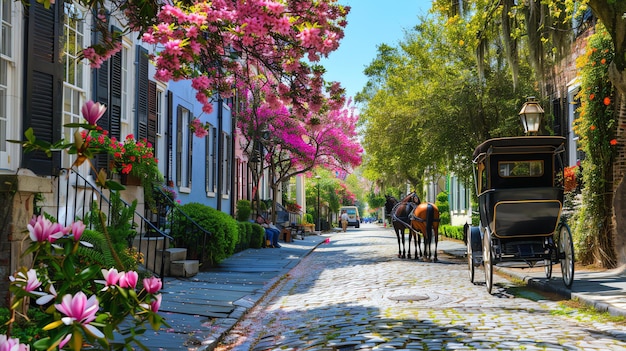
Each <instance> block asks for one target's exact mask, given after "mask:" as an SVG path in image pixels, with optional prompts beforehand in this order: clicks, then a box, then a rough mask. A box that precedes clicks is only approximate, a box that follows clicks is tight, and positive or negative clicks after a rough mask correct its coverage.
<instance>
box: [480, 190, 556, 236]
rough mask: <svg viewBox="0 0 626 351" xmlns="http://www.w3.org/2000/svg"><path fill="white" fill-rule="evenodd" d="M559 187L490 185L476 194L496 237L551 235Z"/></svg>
mask: <svg viewBox="0 0 626 351" xmlns="http://www.w3.org/2000/svg"><path fill="white" fill-rule="evenodd" d="M562 199H563V190H562V189H561V188H555V187H543V188H518V189H491V190H489V191H487V192H485V193H483V194H481V195H480V197H479V205H480V206H481V207H482V208H481V209H482V210H483V211H481V212H482V213H483V214H484V215H485V216H486V218H481V220H484V221H485V223H488V225H489V228H490V229H491V232H492V233H493V235H494V236H495V237H499V238H515V237H533V236H550V235H552V234H553V233H554V232H555V230H556V227H557V225H558V223H559V218H560V215H561V209H562Z"/></svg>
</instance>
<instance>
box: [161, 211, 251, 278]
mask: <svg viewBox="0 0 626 351" xmlns="http://www.w3.org/2000/svg"><path fill="white" fill-rule="evenodd" d="M181 210H182V212H184V213H186V214H187V215H188V216H189V218H191V219H192V220H194V221H195V222H196V223H197V224H198V225H200V226H201V227H202V228H204V229H205V230H207V231H208V232H210V233H211V235H210V236H209V238H208V239H207V242H206V246H205V247H204V257H202V259H203V261H204V262H205V263H206V264H208V265H209V266H215V265H217V264H219V263H220V262H221V261H222V260H224V259H225V258H227V257H228V256H230V255H232V254H233V253H234V252H235V245H237V243H238V242H239V227H238V225H237V221H235V220H234V219H233V218H232V217H230V216H229V215H227V214H226V213H224V212H222V211H218V210H216V209H214V208H212V207H209V206H205V205H203V204H200V203H197V202H192V203H188V204H185V205H182V206H181ZM172 221H173V222H174V223H176V225H175V226H173V228H172V236H173V237H174V239H176V241H177V243H179V245H184V247H186V248H194V247H198V246H199V245H198V242H199V241H198V238H197V237H194V236H193V235H190V233H189V231H188V230H187V228H191V227H192V226H191V223H189V222H190V221H189V220H188V219H187V218H186V217H185V216H183V215H181V214H178V213H177V214H175V215H174V219H173V220H172ZM198 249H201V248H200V247H198Z"/></svg>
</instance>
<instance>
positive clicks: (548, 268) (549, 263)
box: [543, 260, 552, 279]
mask: <svg viewBox="0 0 626 351" xmlns="http://www.w3.org/2000/svg"><path fill="white" fill-rule="evenodd" d="M543 263H544V264H545V266H544V269H545V271H546V278H547V279H550V278H552V260H543Z"/></svg>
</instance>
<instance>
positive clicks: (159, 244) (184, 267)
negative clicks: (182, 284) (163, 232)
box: [134, 237, 200, 278]
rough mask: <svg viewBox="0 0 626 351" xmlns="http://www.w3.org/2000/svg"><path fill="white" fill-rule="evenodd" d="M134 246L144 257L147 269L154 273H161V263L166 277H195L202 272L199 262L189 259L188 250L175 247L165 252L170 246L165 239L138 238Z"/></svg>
mask: <svg viewBox="0 0 626 351" xmlns="http://www.w3.org/2000/svg"><path fill="white" fill-rule="evenodd" d="M134 246H135V248H137V250H139V252H141V254H142V255H143V257H144V260H145V263H144V264H145V266H146V268H147V269H148V270H150V271H152V272H156V273H158V272H160V271H161V263H163V265H164V266H163V268H164V275H165V276H166V277H186V278H188V277H193V276H194V275H196V274H198V272H199V270H200V262H199V261H198V260H188V259H187V249H185V248H177V247H173V248H167V249H165V251H164V249H163V248H164V247H166V246H168V245H166V239H164V238H158V237H144V238H141V240H139V239H138V238H137V239H135V243H134Z"/></svg>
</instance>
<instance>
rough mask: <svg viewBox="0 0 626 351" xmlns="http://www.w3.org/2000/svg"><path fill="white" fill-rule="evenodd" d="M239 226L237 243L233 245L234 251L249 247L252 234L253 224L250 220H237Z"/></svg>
mask: <svg viewBox="0 0 626 351" xmlns="http://www.w3.org/2000/svg"><path fill="white" fill-rule="evenodd" d="M237 225H238V226H239V243H238V244H237V245H236V247H235V251H236V252H239V251H243V250H245V249H248V248H250V247H251V243H252V235H253V232H254V229H253V226H254V224H253V223H251V222H248V221H246V222H238V223H237Z"/></svg>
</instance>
